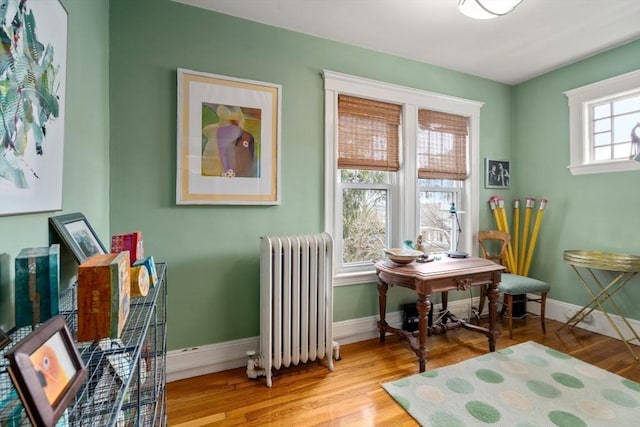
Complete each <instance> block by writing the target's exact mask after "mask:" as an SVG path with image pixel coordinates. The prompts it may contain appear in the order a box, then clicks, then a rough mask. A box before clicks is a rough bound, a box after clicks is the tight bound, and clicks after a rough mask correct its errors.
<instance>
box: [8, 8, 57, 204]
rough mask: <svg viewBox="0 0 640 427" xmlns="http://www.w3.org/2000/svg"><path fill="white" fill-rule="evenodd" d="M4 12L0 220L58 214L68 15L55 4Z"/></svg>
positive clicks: (11, 9)
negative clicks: (11, 216)
mask: <svg viewBox="0 0 640 427" xmlns="http://www.w3.org/2000/svg"><path fill="white" fill-rule="evenodd" d="M2 9H3V11H2V22H1V23H0V27H1V29H2V34H3V35H4V36H5V37H3V39H2V43H3V45H4V50H3V52H4V54H3V58H4V59H3V64H4V65H3V67H2V70H3V71H2V82H3V84H2V87H3V92H2V97H0V110H1V111H2V123H3V126H0V139H1V140H2V144H0V215H15V214H21V213H30V212H46V211H56V210H60V209H62V166H63V161H62V160H63V152H64V150H63V144H64V139H65V138H64V125H65V108H66V107H65V90H66V89H65V86H66V74H67V71H66V63H67V21H68V16H67V11H66V10H65V9H64V7H63V6H62V4H61V3H60V1H59V0H51V1H29V2H24V1H20V0H6V1H4V2H3V6H2ZM5 15H6V16H5ZM9 58H10V61H11V62H10V64H11V65H10V66H8V64H9V62H5V61H9Z"/></svg>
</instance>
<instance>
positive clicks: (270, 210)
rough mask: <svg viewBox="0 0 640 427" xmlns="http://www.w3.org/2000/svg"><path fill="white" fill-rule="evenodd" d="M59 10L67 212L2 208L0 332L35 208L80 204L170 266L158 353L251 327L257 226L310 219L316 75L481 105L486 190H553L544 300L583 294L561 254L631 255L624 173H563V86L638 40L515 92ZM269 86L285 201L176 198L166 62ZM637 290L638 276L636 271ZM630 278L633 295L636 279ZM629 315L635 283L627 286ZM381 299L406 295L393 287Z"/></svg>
mask: <svg viewBox="0 0 640 427" xmlns="http://www.w3.org/2000/svg"><path fill="white" fill-rule="evenodd" d="M63 4H64V5H65V7H66V8H67V10H68V12H69V32H68V34H69V44H68V66H67V99H66V101H67V102H66V108H67V109H66V141H65V158H64V195H63V209H64V210H63V212H55V213H42V214H27V215H16V216H8V217H1V218H0V236H1V240H0V326H1V327H2V328H4V329H7V328H8V327H10V326H11V325H12V322H13V320H12V319H13V309H12V303H11V300H12V293H13V285H12V280H13V262H14V257H15V255H16V254H17V253H18V252H19V251H20V249H21V248H23V247H28V246H41V245H46V244H48V228H47V218H48V216H50V215H58V214H61V213H70V212H77V211H80V212H83V213H84V214H85V215H86V216H87V217H88V218H89V220H90V222H91V224H92V225H93V227H94V228H95V229H96V231H97V233H98V235H99V236H100V237H101V239H102V240H103V242H106V243H108V239H109V236H110V235H111V234H113V233H117V232H125V231H133V230H141V231H142V232H143V233H144V238H145V250H146V252H147V254H151V255H154V257H155V258H156V260H158V261H166V262H167V263H168V266H169V301H168V304H169V347H170V348H171V349H177V348H186V347H192V346H197V345H203V344H210V343H217V342H224V341H228V340H234V339H240V338H246V337H252V336H256V335H257V334H258V327H259V326H258V325H259V321H258V309H259V307H258V300H259V272H258V267H259V254H258V248H259V237H260V236H261V235H264V234H280V233H302V232H317V231H321V230H322V227H323V194H324V193H323V192H324V187H323V186H324V178H323V175H324V165H323V155H324V150H323V102H324V100H323V82H322V79H321V77H320V73H321V71H322V70H323V69H329V70H333V71H338V72H343V73H348V74H354V75H358V76H362V77H367V78H372V79H376V80H381V81H386V82H390V83H396V84H401V85H405V86H410V87H415V88H419V89H424V90H429V91H433V92H438V93H442V94H447V95H452V96H458V97H463V98H468V99H472V100H476V101H482V102H484V103H485V105H484V107H483V108H482V110H481V118H482V119H481V120H482V121H481V125H480V127H481V140H482V146H481V148H480V157H481V159H484V158H485V157H492V158H505V159H511V160H512V162H513V163H512V168H513V181H512V184H513V187H512V189H511V190H510V191H505V190H485V189H483V190H481V194H480V203H481V209H480V212H481V216H480V226H481V227H482V228H486V227H492V226H493V221H492V217H491V215H490V211H489V208H488V207H486V209H485V208H483V205H484V206H486V200H487V199H488V198H489V196H490V195H492V194H498V195H500V196H502V197H504V198H505V199H506V200H508V201H509V200H511V199H512V198H513V197H515V196H518V197H520V198H524V197H525V196H527V195H530V196H533V197H536V198H538V199H539V198H542V197H546V198H548V199H549V200H550V202H549V206H548V209H547V212H546V214H545V218H544V222H543V224H542V231H541V234H540V238H539V242H538V245H537V248H536V256H535V257H534V262H533V265H532V270H531V271H532V274H533V275H535V276H537V277H540V278H543V279H545V280H548V281H549V282H551V283H552V285H553V290H552V293H551V298H553V299H556V300H561V301H566V302H569V303H574V304H582V303H584V302H586V300H587V299H586V297H585V296H584V291H583V290H582V289H581V288H579V287H578V285H577V282H576V279H575V278H574V277H573V273H572V272H571V271H570V270H569V268H568V267H567V266H566V265H565V264H564V262H563V261H562V251H563V250H565V249H570V248H571V249H573V248H577V249H583V248H584V249H601V250H612V251H621V252H629V253H639V252H640V251H639V250H638V247H637V242H638V241H639V239H638V237H639V236H638V233H639V232H638V231H637V230H636V228H634V226H633V224H634V219H635V215H634V212H636V211H638V208H640V206H638V205H639V204H640V199H639V198H638V196H637V190H635V188H636V187H637V184H638V181H639V180H638V178H639V175H638V173H637V172H624V173H616V174H599V175H584V176H571V175H570V174H569V172H568V171H567V169H566V165H567V164H568V162H569V149H568V109H567V101H566V97H565V96H564V95H563V94H562V92H563V91H565V90H567V89H571V88H574V87H578V86H581V85H584V84H587V83H591V82H594V81H598V80H600V79H603V78H607V77H612V76H615V75H618V74H621V73H624V72H627V71H630V70H633V69H637V68H639V67H640V42H635V43H631V44H628V45H626V46H623V47H620V48H618V49H614V50H611V51H609V52H605V53H603V54H600V55H598V56H595V57H593V58H591V59H588V60H585V61H582V62H580V63H576V64H573V65H571V66H569V67H565V68H563V69H561V70H558V71H555V72H552V73H549V74H547V75H544V76H541V77H540V78H537V79H534V80H531V81H528V82H526V83H523V84H521V85H518V86H516V87H509V86H506V85H502V84H499V83H496V82H491V81H488V80H484V79H480V78H477V77H473V76H469V75H465V74H460V73H456V72H452V71H449V70H446V69H442V68H439V67H435V66H430V65H426V64H421V63H417V62H413V61H409V60H406V59H402V58H397V57H394V56H390V55H384V54H380V53H376V52H372V51H369V50H365V49H358V48H355V47H352V46H347V45H341V44H338V43H333V42H329V41H326V40H321V39H317V38H313V37H309V36H305V35H301V34H296V33H292V32H288V31H284V30H280V29H276V28H273V27H269V26H264V25H259V24H255V23H251V22H247V21H243V20H239V19H235V18H231V17H227V16H223V15H220V14H216V13H213V12H207V11H204V10H200V9H195V8H191V7H187V6H184V5H181V4H176V3H173V2H170V1H169V0H155V1H154V0H136V1H135V2H131V1H129V0H111V1H110V2H108V1H107V0H93V1H85V0H64V2H63ZM177 68H188V69H193V70H197V71H202V72H209V73H215V74H222V75H228V76H233V77H239V78H246V79H254V80H260V81H266V82H272V83H278V84H281V85H282V87H283V99H282V183H283V197H282V204H281V205H280V206H270V207H255V206H180V207H178V206H176V205H175V173H176V166H175V165H176V113H177V111H176V69H177ZM636 285H637V282H636ZM633 288H636V289H633ZM622 292H623V293H624V296H625V297H626V298H623V300H624V301H623V303H622V305H623V308H624V310H625V312H626V313H627V314H628V315H629V316H630V317H632V318H634V319H640V314H638V310H637V308H636V306H637V305H636V304H632V302H631V301H638V300H640V289H638V286H630V287H628V288H626V289H625V290H623V291H622ZM390 297H392V298H391V300H390V302H389V307H390V309H392V308H393V307H394V306H395V307H397V306H398V304H400V303H401V302H404V301H408V300H410V298H411V295H410V293H408V292H403V290H394V291H392V292H390ZM376 313H377V294H376V289H375V285H373V284H363V285H356V286H344V287H339V288H337V289H336V292H335V307H334V319H335V320H336V321H341V320H347V319H354V318H359V317H363V316H371V315H375V314H376Z"/></svg>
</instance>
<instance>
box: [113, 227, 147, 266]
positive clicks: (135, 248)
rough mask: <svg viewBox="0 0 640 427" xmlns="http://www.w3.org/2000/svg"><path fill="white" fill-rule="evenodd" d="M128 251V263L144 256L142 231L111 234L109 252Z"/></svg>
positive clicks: (130, 263) (131, 263)
mask: <svg viewBox="0 0 640 427" xmlns="http://www.w3.org/2000/svg"><path fill="white" fill-rule="evenodd" d="M124 251H129V257H130V260H129V265H133V263H134V262H136V261H138V260H140V259H142V258H144V243H143V241H142V232H141V231H134V232H133V233H127V234H114V235H113V236H111V253H113V254H117V253H120V252H124Z"/></svg>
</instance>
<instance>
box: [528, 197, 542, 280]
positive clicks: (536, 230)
mask: <svg viewBox="0 0 640 427" xmlns="http://www.w3.org/2000/svg"><path fill="white" fill-rule="evenodd" d="M546 206H547V199H542V200H541V201H540V209H538V213H537V214H536V222H535V224H534V225H533V233H532V234H531V242H530V243H529V249H528V250H527V260H526V261H525V264H524V265H525V267H524V270H523V271H522V275H523V276H527V275H528V274H529V267H531V259H532V258H533V251H534V250H535V249H536V241H537V240H538V233H540V224H541V223H542V218H543V217H544V208H545V207H546Z"/></svg>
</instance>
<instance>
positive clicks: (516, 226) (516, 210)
mask: <svg viewBox="0 0 640 427" xmlns="http://www.w3.org/2000/svg"><path fill="white" fill-rule="evenodd" d="M519 242H520V199H513V259H514V264H515V269H516V271H514V272H513V274H518V273H519V271H517V270H518V263H519V262H520V250H519V248H518V243H519Z"/></svg>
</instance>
